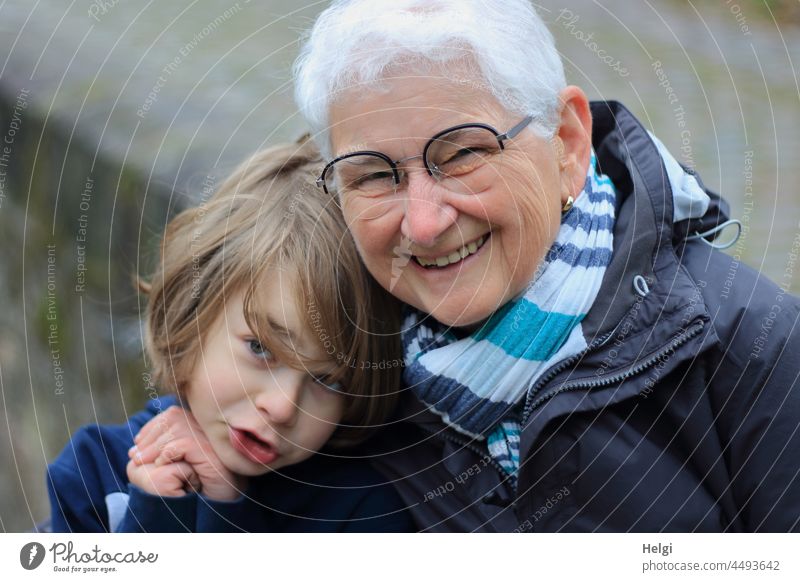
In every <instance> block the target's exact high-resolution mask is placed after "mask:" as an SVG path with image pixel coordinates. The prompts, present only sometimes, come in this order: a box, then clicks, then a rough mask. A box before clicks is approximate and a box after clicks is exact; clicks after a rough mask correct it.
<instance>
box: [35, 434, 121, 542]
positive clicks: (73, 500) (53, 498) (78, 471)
mask: <svg viewBox="0 0 800 582" xmlns="http://www.w3.org/2000/svg"><path fill="white" fill-rule="evenodd" d="M107 436H108V435H107ZM118 437H119V435H111V438H104V435H103V429H102V428H101V427H99V426H89V427H84V428H82V429H80V430H79V431H78V432H77V433H75V436H74V437H73V438H72V440H71V441H70V442H69V443H68V444H67V446H66V447H65V448H64V450H63V451H62V452H61V454H60V455H59V456H58V457H57V458H56V460H55V461H54V462H53V463H52V464H51V465H50V466H49V467H48V468H47V491H48V495H49V498H50V508H51V522H52V528H53V532H108V531H110V529H109V520H108V510H107V508H106V504H105V498H106V495H108V494H111V493H114V492H120V491H125V490H126V489H127V478H126V476H125V475H124V465H123V472H122V473H121V472H120V467H119V464H120V463H119V454H118V451H117V450H116V449H117V448H118V445H119V440H120V439H119V438H118ZM131 440H132V439H131Z"/></svg>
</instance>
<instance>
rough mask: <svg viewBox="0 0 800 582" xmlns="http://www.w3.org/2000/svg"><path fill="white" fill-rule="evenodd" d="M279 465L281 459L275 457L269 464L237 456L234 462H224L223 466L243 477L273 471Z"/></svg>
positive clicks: (256, 475)
mask: <svg viewBox="0 0 800 582" xmlns="http://www.w3.org/2000/svg"><path fill="white" fill-rule="evenodd" d="M280 465H281V460H280V459H276V460H275V462H273V463H270V464H269V465H261V464H259V463H256V462H254V461H251V460H249V459H244V458H239V459H235V461H234V462H231V463H225V467H226V468H227V469H228V470H229V471H230V472H231V473H236V474H237V475H242V476H243V477H258V476H259V475H265V474H267V473H269V472H270V471H274V470H275V469H277V468H278V467H279V466H280Z"/></svg>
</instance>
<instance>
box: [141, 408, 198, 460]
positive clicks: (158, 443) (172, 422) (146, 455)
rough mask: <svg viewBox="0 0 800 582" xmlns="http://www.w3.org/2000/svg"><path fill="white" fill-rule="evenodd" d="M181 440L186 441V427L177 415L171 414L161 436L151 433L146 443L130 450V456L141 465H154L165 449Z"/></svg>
mask: <svg viewBox="0 0 800 582" xmlns="http://www.w3.org/2000/svg"><path fill="white" fill-rule="evenodd" d="M179 414H180V413H179ZM181 438H183V439H186V425H185V423H183V422H182V421H181V419H180V418H178V417H177V416H176V415H174V414H170V415H169V416H168V417H167V418H165V422H164V423H163V425H162V427H161V434H158V433H157V432H155V431H153V432H151V433H150V435H148V437H147V439H146V440H145V441H143V442H141V443H139V444H137V445H135V446H134V447H132V448H131V449H129V451H128V456H129V457H130V458H131V459H133V460H134V461H136V462H137V463H139V464H145V463H152V462H154V461H155V460H156V459H157V458H158V457H159V456H161V453H162V452H163V451H164V449H165V448H167V447H168V446H170V444H171V443H172V442H174V441H177V440H179V439H181Z"/></svg>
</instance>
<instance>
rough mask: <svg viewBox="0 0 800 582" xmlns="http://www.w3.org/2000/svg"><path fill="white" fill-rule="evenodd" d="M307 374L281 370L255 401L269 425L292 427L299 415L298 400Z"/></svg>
mask: <svg viewBox="0 0 800 582" xmlns="http://www.w3.org/2000/svg"><path fill="white" fill-rule="evenodd" d="M306 377H307V374H305V373H304V372H302V371H298V370H282V371H281V372H280V373H276V374H275V380H276V381H274V382H271V383H270V384H271V385H270V386H269V387H268V388H266V389H265V390H262V391H261V392H260V393H259V394H258V396H257V397H256V399H255V402H256V406H258V407H259V408H260V409H261V410H262V411H263V412H264V414H265V415H266V417H267V420H268V421H269V422H270V424H273V425H281V426H285V427H292V426H294V423H295V422H296V421H297V417H298V414H299V413H300V399H301V397H302V394H303V386H304V383H305V380H306Z"/></svg>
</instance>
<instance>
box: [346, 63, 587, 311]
mask: <svg viewBox="0 0 800 582" xmlns="http://www.w3.org/2000/svg"><path fill="white" fill-rule="evenodd" d="M383 89H385V90H383ZM581 95H582V94H581ZM584 100H585V97H584ZM587 111H588V107H587ZM519 121H520V116H519V115H512V114H509V113H508V112H507V111H505V110H504V109H503V107H502V106H500V104H499V103H497V101H496V100H495V99H494V98H493V97H492V96H491V95H489V94H487V93H485V92H483V91H480V90H478V89H476V88H473V87H472V86H471V85H468V84H456V83H452V82H449V81H445V80H443V79H441V78H430V77H429V78H426V77H417V78H406V79H402V78H397V79H392V80H388V81H385V82H384V83H383V87H382V90H381V91H380V92H371V93H370V92H367V93H366V94H358V95H357V94H355V93H353V92H351V93H347V94H345V95H344V96H343V97H342V98H341V99H339V100H338V104H337V105H335V106H334V107H333V108H332V110H331V143H332V146H333V151H334V153H335V155H341V154H343V153H345V152H352V151H356V150H376V151H379V152H382V153H384V154H386V155H387V156H388V157H389V158H391V159H392V160H398V159H402V158H407V157H410V156H417V155H419V154H420V153H421V152H422V149H423V147H424V146H425V144H426V142H427V141H428V139H429V138H430V137H431V136H433V135H434V134H436V133H437V132H439V131H441V130H443V129H446V128H449V127H452V126H454V125H457V124H461V123H472V122H480V123H486V124H488V125H491V126H492V127H494V128H495V129H496V130H497V131H498V132H500V133H502V132H505V131H507V130H508V129H509V128H511V127H512V126H514V125H515V124H516V123H518V122H519ZM590 123H591V122H590V121H589V135H590V128H591V125H590ZM583 129H585V128H583ZM563 137H565V138H566V139H565V140H562V141H561V143H567V151H566V152H565V155H559V152H558V150H557V148H556V147H554V143H555V142H553V141H551V140H547V139H544V138H542V137H540V136H538V135H537V134H536V133H535V132H534V131H532V130H531V129H530V128H529V129H526V130H524V131H523V132H521V133H520V134H519V135H517V136H516V137H515V138H513V139H509V140H507V141H506V142H505V149H504V150H503V151H502V153H500V154H498V155H495V156H493V158H492V160H491V163H487V164H486V165H484V166H482V167H481V168H480V169H479V170H477V171H476V172H475V173H474V174H471V175H469V176H463V177H461V180H460V186H459V187H457V188H452V184H450V186H451V187H445V184H446V182H447V181H442V182H437V180H436V179H435V178H433V177H431V176H430V175H428V173H427V172H426V171H425V170H424V168H423V166H422V162H421V161H420V160H418V159H417V160H413V161H410V162H408V169H409V171H408V173H407V178H406V179H405V180H404V181H402V182H401V184H400V185H399V187H398V189H397V190H396V191H390V192H389V193H387V194H386V195H382V196H380V197H377V198H375V197H369V198H368V197H362V196H358V195H351V194H348V193H342V194H341V203H342V208H343V210H344V215H345V219H346V221H347V223H348V226H349V228H350V230H351V232H352V234H353V237H354V238H355V241H356V244H357V246H358V249H359V252H360V253H361V257H362V259H363V261H364V263H365V265H366V266H367V268H368V269H369V271H370V272H371V273H372V275H373V276H374V277H375V279H376V280H377V281H378V282H379V283H380V284H381V285H383V286H384V287H385V288H386V289H387V290H389V291H390V292H391V293H392V294H393V295H395V296H396V297H398V298H399V299H401V300H402V301H404V302H406V303H408V304H410V305H413V306H414V307H416V308H418V309H420V310H422V311H423V312H425V313H429V314H430V315H432V316H433V317H434V318H436V319H437V320H439V321H440V322H442V323H444V324H447V325H454V326H469V325H472V324H476V323H478V322H480V321H482V320H484V319H485V318H487V317H488V316H489V315H491V313H492V312H494V311H495V310H497V309H498V308H499V307H500V306H502V305H503V304H505V303H506V302H507V301H509V300H510V299H512V298H513V297H515V296H517V295H519V294H520V293H522V292H523V291H524V290H525V287H526V286H527V284H528V283H529V282H530V281H531V279H532V278H533V275H534V273H535V271H536V268H537V266H538V265H539V264H540V262H541V260H542V258H543V257H544V254H545V252H546V251H547V249H548V248H549V247H550V246H551V244H552V242H553V240H554V239H555V236H556V233H557V231H558V228H559V225H560V212H559V209H560V207H561V206H562V204H563V203H564V201H566V197H567V195H569V194H572V195H573V196H575V195H576V194H577V192H575V184H580V185H581V186H582V182H581V180H580V179H579V180H578V181H577V182H576V181H575V179H574V176H573V175H572V174H571V173H570V171H569V170H570V160H572V158H573V157H574V154H575V153H577V150H576V151H572V149H571V148H572V146H573V145H574V143H573V141H571V140H570V139H569V138H570V136H569V135H566V134H565V135H564V136H563ZM583 141H584V146H585V145H586V142H587V139H586V138H585V137H584V140H583ZM585 154H586V160H588V148H586V152H585ZM565 160H566V162H567V163H566V165H565V163H564V161H565ZM585 170H586V165H585V164H584V165H583V170H582V171H583V172H584V173H583V176H585ZM578 171H580V170H578ZM466 185H469V187H468V188H467V187H466ZM578 191H580V190H579V189H578ZM409 255H410V257H409Z"/></svg>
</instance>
